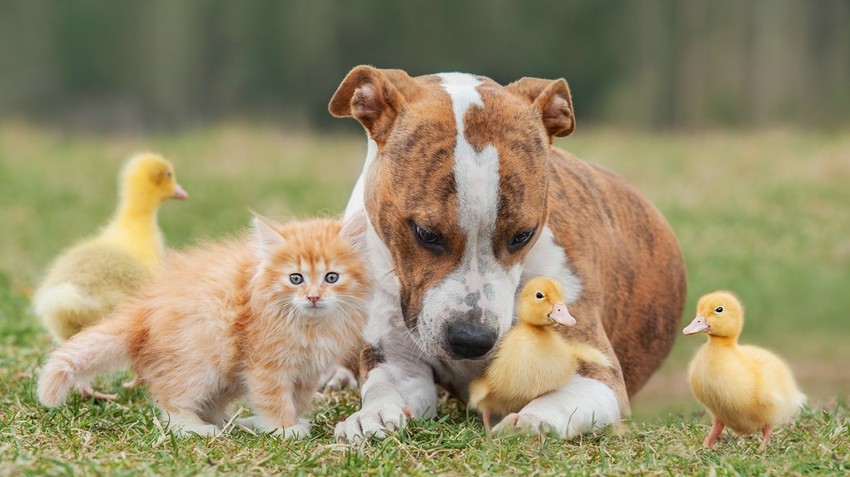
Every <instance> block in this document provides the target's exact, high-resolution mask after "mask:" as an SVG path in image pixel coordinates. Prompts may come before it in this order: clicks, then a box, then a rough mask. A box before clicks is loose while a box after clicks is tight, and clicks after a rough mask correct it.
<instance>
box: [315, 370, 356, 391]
mask: <svg viewBox="0 0 850 477" xmlns="http://www.w3.org/2000/svg"><path fill="white" fill-rule="evenodd" d="M321 383H322V384H321V386H320V387H319V392H322V393H324V392H328V391H336V390H338V389H342V388H345V387H351V388H352V389H357V377H356V376H354V373H352V372H351V370H350V369H348V368H346V367H345V366H334V367H333V368H331V369H330V370H329V371H328V372H327V373H326V374H325V375H324V376H322V379H321Z"/></svg>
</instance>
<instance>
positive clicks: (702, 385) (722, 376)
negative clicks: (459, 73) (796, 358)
mask: <svg viewBox="0 0 850 477" xmlns="http://www.w3.org/2000/svg"><path fill="white" fill-rule="evenodd" d="M743 327H744V309H743V306H742V305H741V302H740V301H738V298H737V297H735V295H733V294H732V293H729V292H727V291H717V292H714V293H709V294H707V295H705V296H703V297H702V298H700V300H699V302H698V303H697V316H696V317H695V318H694V320H693V321H692V322H691V324H689V325H688V326H686V327H685V329H684V330H682V332H683V333H684V334H685V335H694V334H697V333H707V334H708V342H707V343H706V344H704V345H703V346H702V347H701V348H700V349H699V351H697V353H696V355H695V356H694V358H693V360H692V361H691V364H690V367H689V369H688V382H689V383H690V386H691V391H692V392H693V394H694V396H695V397H696V398H697V400H699V401H700V402H701V403H702V404H703V405H704V406H705V407H706V408H707V409H708V411H709V412H710V413H711V415H712V417H713V425H712V428H711V432H710V433H709V435H708V437H706V438H705V442H703V445H704V446H705V447H706V448H708V449H711V448H712V447H713V446H714V443H715V441H716V440H717V437H718V436H719V435H720V433H721V432H723V428H724V427H729V428H730V429H732V430H733V431H735V432H737V433H739V434H743V435H749V434H753V433H755V432H757V431H761V433H762V437H763V439H762V443H761V445H760V446H759V451H763V450H764V449H765V448H766V447H767V444H768V442H770V435H771V433H772V430H773V426H775V425H777V424H781V423H784V422H787V421H789V420H791V419H793V418H794V416H795V415H796V414H797V412H798V411H799V410H800V408H801V407H802V406H803V405H804V404H805V402H806V396H805V395H804V394H803V393H801V392H800V390H799V389H798V388H797V383H796V382H795V381H794V376H793V374H791V369H790V368H789V367H788V365H787V364H785V362H784V361H782V359H781V358H780V357H779V356H777V355H775V354H773V353H771V352H770V351H767V350H765V349H763V348H759V347H756V346H752V345H739V344H738V337H739V336H740V334H741V330H742V329H743Z"/></svg>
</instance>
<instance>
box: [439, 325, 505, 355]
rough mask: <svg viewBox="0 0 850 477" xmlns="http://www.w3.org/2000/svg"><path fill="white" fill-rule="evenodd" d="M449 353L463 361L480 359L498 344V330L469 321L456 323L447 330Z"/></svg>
mask: <svg viewBox="0 0 850 477" xmlns="http://www.w3.org/2000/svg"><path fill="white" fill-rule="evenodd" d="M446 336H447V338H446V341H448V345H449V351H451V353H452V354H453V355H454V356H456V357H458V358H462V359H473V358H480V357H481V356H484V355H485V354H487V352H488V351H490V349H492V348H493V345H494V344H496V338H497V333H496V330H494V329H492V328H489V327H487V326H482V325H480V324H479V325H476V324H474V323H470V322H468V321H456V322H454V323H451V324H450V325H448V327H447V329H446Z"/></svg>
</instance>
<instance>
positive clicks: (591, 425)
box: [493, 375, 620, 439]
mask: <svg viewBox="0 0 850 477" xmlns="http://www.w3.org/2000/svg"><path fill="white" fill-rule="evenodd" d="M619 419H620V403H619V402H618V400H617V396H616V394H615V393H614V391H613V390H612V389H611V388H610V387H608V385H606V384H604V383H602V382H601V381H598V380H596V379H592V378H586V377H584V376H579V375H576V376H574V377H573V378H572V379H570V380H569V381H567V384H565V385H564V386H563V387H562V388H561V389H558V390H557V391H552V392H551V393H548V394H544V395H543V396H540V397H539V398H537V399H535V400H533V401H531V402H530V403H528V404H527V405H526V406H525V407H524V408H522V410H521V411H519V412H518V413H512V414H509V415H507V416H505V418H504V419H502V421H501V422H500V423H499V424H497V425H496V427H494V428H493V432H494V433H499V432H512V431H523V432H530V433H532V434H556V435H558V436H559V437H560V438H562V439H570V438H572V437H575V436H577V435H579V434H582V433H585V432H590V431H592V430H594V429H598V428H601V427H604V426H607V425H609V424H613V423H615V422H617V421H618V420H619Z"/></svg>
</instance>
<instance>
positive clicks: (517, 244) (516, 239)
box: [508, 229, 534, 252]
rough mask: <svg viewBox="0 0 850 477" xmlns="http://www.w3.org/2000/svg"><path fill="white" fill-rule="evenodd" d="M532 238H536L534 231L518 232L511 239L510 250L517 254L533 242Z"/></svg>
mask: <svg viewBox="0 0 850 477" xmlns="http://www.w3.org/2000/svg"><path fill="white" fill-rule="evenodd" d="M531 237H534V229H529V230H523V231H521V232H517V233H516V235H514V236H513V238H511V243H510V244H508V250H509V251H511V252H516V251H517V250H519V249H521V248H522V247H524V246H525V245H526V244H527V243H528V242H529V241H530V240H531Z"/></svg>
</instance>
